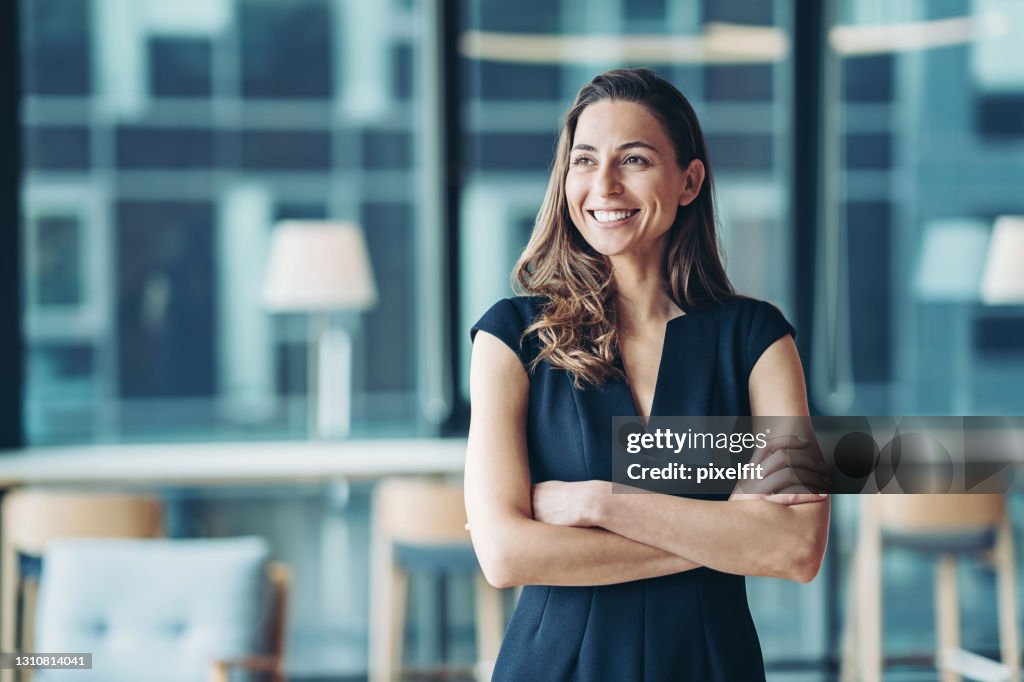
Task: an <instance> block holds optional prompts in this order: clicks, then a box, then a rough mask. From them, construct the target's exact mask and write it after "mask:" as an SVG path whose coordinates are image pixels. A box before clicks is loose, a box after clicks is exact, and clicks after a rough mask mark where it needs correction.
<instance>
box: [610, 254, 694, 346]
mask: <svg viewBox="0 0 1024 682" xmlns="http://www.w3.org/2000/svg"><path fill="white" fill-rule="evenodd" d="M636 265H637V264H636V263H628V262H627V263H623V262H618V263H614V264H613V270H612V272H613V276H614V278H615V291H616V296H615V298H616V301H615V309H616V313H617V316H618V318H619V326H620V327H622V328H623V329H626V330H637V329H640V328H642V327H645V326H647V325H649V324H654V325H663V324H664V323H665V322H667V321H668V320H670V319H671V318H673V317H678V316H679V314H680V313H681V312H682V311H681V310H680V309H679V306H677V305H676V304H675V302H673V301H672V298H671V297H670V296H669V294H668V289H667V287H666V285H665V280H664V278H663V277H662V274H661V272H660V268H652V267H650V266H647V267H637V266H636Z"/></svg>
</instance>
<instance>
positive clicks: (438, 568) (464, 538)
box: [370, 479, 505, 682]
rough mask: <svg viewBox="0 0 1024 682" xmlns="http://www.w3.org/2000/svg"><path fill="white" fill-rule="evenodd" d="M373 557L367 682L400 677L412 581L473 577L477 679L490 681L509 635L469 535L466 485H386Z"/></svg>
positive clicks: (376, 514)
mask: <svg viewBox="0 0 1024 682" xmlns="http://www.w3.org/2000/svg"><path fill="white" fill-rule="evenodd" d="M372 507H373V512H372V513H373V520H372V526H373V530H372V533H373V536H372V540H371V550H370V551H371V558H370V571H371V572H370V682H393V681H394V680H397V679H399V677H400V675H401V672H402V653H403V652H402V644H403V639H404V637H403V635H404V632H405V613H406V598H407V594H408V589H409V575H410V573H411V572H413V571H433V572H444V573H453V572H469V573H472V574H474V578H475V599H476V648H477V659H478V663H477V667H476V669H477V675H478V678H482V679H490V670H491V668H492V667H493V665H494V661H495V660H496V659H497V656H498V649H499V647H500V646H501V638H502V636H503V634H504V631H505V620H504V615H503V612H502V603H501V602H502V598H501V592H500V591H499V590H497V589H495V588H494V587H492V586H491V585H489V584H488V583H487V581H486V580H484V577H483V573H482V572H481V571H480V566H479V564H478V563H477V560H476V555H475V554H474V553H473V547H472V545H471V544H470V541H469V532H468V531H467V530H466V506H465V502H464V498H463V489H462V486H461V485H450V484H445V483H441V482H436V481H430V480H418V479H386V480H384V481H381V482H380V483H379V484H378V485H377V487H376V489H375V490H374V495H373V503H372Z"/></svg>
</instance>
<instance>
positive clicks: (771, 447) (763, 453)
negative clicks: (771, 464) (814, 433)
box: [750, 436, 807, 464]
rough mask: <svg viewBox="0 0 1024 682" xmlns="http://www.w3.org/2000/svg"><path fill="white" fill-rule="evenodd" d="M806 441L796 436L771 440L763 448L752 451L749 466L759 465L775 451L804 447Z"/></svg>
mask: <svg viewBox="0 0 1024 682" xmlns="http://www.w3.org/2000/svg"><path fill="white" fill-rule="evenodd" d="M806 445H807V441H805V440H804V439H803V438H799V437H798V436H779V437H777V438H772V439H771V440H769V441H767V442H766V443H765V446H764V447H763V448H758V449H757V450H755V451H754V454H753V456H752V457H751V458H750V463H751V464H761V463H762V462H763V461H764V460H765V459H767V458H768V457H769V456H770V455H771V454H772V453H774V452H775V451H776V450H782V449H785V448H794V449H796V448H802V447H806Z"/></svg>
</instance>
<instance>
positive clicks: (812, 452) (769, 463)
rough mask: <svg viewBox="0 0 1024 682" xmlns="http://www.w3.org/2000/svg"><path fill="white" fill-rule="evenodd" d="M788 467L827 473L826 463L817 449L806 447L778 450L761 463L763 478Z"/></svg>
mask: <svg viewBox="0 0 1024 682" xmlns="http://www.w3.org/2000/svg"><path fill="white" fill-rule="evenodd" d="M787 466H795V467H798V468H801V469H810V470H812V471H817V472H819V473H821V474H825V473H826V469H825V462H824V460H823V459H822V457H821V454H820V453H819V452H818V450H817V448H807V447H805V448H801V449H793V448H784V449H781V450H776V451H775V452H773V453H772V454H770V455H769V456H768V457H766V458H765V459H764V461H763V462H761V476H762V478H763V477H765V476H768V475H770V474H773V473H775V472H776V471H779V470H780V469H784V468H785V467H787Z"/></svg>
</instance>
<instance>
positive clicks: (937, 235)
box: [914, 218, 989, 302]
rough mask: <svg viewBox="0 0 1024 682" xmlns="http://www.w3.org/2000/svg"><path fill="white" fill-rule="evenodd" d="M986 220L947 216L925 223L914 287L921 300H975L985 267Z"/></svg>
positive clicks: (987, 231) (987, 225) (987, 233)
mask: <svg viewBox="0 0 1024 682" xmlns="http://www.w3.org/2000/svg"><path fill="white" fill-rule="evenodd" d="M988 238H989V223H988V221H985V220H978V219H974V218H947V219H944V220H935V221H932V222H929V223H928V224H927V225H926V226H925V232H924V242H923V244H922V247H921V259H920V261H918V264H917V276H916V278H915V282H914V285H915V289H916V290H917V294H918V296H920V298H921V300H924V301H934V302H952V301H977V300H978V297H979V294H980V287H981V273H982V270H983V268H984V267H985V251H986V248H987V247H988Z"/></svg>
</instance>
